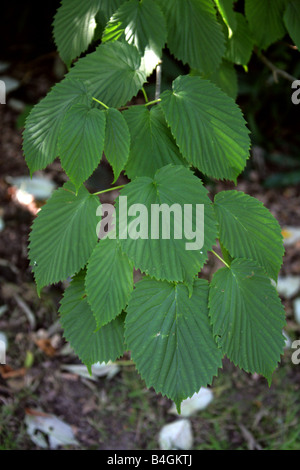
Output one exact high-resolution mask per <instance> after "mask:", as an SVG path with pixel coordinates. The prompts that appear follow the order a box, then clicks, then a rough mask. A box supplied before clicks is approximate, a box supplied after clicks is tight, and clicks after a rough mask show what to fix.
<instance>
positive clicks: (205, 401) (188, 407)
mask: <svg viewBox="0 0 300 470" xmlns="http://www.w3.org/2000/svg"><path fill="white" fill-rule="evenodd" d="M212 400H213V392H212V390H210V389H209V388H205V387H202V388H200V390H199V392H198V393H194V395H193V396H192V397H191V398H187V399H186V400H183V402H182V403H181V414H180V416H183V417H184V418H187V417H189V416H192V415H193V414H195V413H197V411H200V410H204V409H205V408H206V407H207V406H208V405H209V404H210V403H211V401H212ZM169 413H172V414H175V415H178V413H177V411H176V406H175V404H173V406H172V408H171V409H170V410H169Z"/></svg>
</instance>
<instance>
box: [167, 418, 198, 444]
mask: <svg viewBox="0 0 300 470" xmlns="http://www.w3.org/2000/svg"><path fill="white" fill-rule="evenodd" d="M158 442H159V447H160V449H161V450H176V449H179V450H189V449H191V448H192V445H193V433H192V427H191V423H190V422H189V420H188V419H179V420H177V421H174V423H170V424H166V425H165V426H163V427H162V428H161V430H160V433H159V436H158Z"/></svg>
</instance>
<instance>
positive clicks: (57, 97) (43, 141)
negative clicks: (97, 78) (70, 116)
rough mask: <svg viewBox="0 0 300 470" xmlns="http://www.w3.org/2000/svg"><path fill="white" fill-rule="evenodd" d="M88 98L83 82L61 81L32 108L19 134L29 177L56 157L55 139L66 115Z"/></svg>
mask: <svg viewBox="0 0 300 470" xmlns="http://www.w3.org/2000/svg"><path fill="white" fill-rule="evenodd" d="M91 99H92V98H91V96H90V95H89V94H88V90H87V87H86V86H85V85H84V84H83V83H81V82H80V81H79V80H70V79H65V80H63V81H62V82H60V83H57V84H56V85H55V86H54V87H53V88H52V90H51V91H50V92H49V93H48V95H47V96H46V97H45V98H43V99H42V100H41V101H40V102H39V103H38V104H37V105H36V106H34V108H33V109H32V111H31V113H30V114H29V116H28V117H27V119H26V125H25V130H24V133H23V151H24V154H25V159H26V162H27V165H28V167H29V169H30V174H31V175H32V173H34V172H35V171H36V170H42V169H43V168H45V167H46V166H47V165H49V164H50V163H52V162H53V160H54V159H55V158H56V157H57V156H58V137H59V132H60V128H61V125H62V122H63V119H64V117H65V114H66V112H67V111H68V110H69V109H70V108H71V106H73V105H74V104H75V103H78V104H86V105H87V104H88V103H89V102H90V101H91Z"/></svg>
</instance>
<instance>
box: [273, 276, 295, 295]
mask: <svg viewBox="0 0 300 470" xmlns="http://www.w3.org/2000/svg"><path fill="white" fill-rule="evenodd" d="M276 288H277V292H278V294H279V295H282V296H283V297H285V298H286V299H290V298H291V297H293V296H294V295H295V294H297V292H298V291H299V290H300V276H286V277H279V278H278V281H277V286H276Z"/></svg>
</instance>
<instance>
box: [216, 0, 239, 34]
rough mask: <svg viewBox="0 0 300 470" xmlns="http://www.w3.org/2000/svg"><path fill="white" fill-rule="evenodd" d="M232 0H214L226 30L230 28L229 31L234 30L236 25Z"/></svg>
mask: <svg viewBox="0 0 300 470" xmlns="http://www.w3.org/2000/svg"><path fill="white" fill-rule="evenodd" d="M233 1H234V0H215V3H216V5H217V7H218V10H219V13H220V15H221V16H222V19H223V21H224V23H225V24H226V26H227V28H228V30H230V31H229V32H232V31H235V29H236V27H237V21H236V16H235V12H234V10H233Z"/></svg>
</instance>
